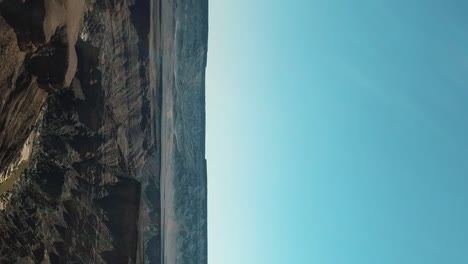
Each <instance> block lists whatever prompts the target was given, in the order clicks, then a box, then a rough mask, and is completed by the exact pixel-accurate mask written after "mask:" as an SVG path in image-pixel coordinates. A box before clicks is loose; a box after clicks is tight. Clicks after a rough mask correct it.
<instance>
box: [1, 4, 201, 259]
mask: <svg viewBox="0 0 468 264" xmlns="http://www.w3.org/2000/svg"><path fill="white" fill-rule="evenodd" d="M0 14H1V15H0V59H1V61H2V63H0V96H1V97H0V98H1V100H0V263H206V247H207V241H206V161H205V158H204V136H205V132H204V131H205V130H204V126H205V118H204V111H205V110H204V107H205V106H204V104H205V103H204V74H205V66H206V52H207V3H206V1H186V0H184V1H182V0H180V1H177V0H175V1H169V0H161V1H150V0H105V1H84V0H83V1H81V0H26V1H17V0H3V1H1V2H0Z"/></svg>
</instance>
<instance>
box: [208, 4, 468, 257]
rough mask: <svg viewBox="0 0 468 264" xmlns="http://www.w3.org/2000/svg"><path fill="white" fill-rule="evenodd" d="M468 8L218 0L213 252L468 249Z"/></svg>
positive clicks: (211, 89)
mask: <svg viewBox="0 0 468 264" xmlns="http://www.w3.org/2000/svg"><path fill="white" fill-rule="evenodd" d="M467 12H468V2H466V1H455V0H451V1H450V0H449V1H447V0H444V1H431V0H426V1H422V0H414V1H408V0H406V1H403V0H393V1H377V0H356V1H345V0H291V1H279V0H268V1H267V0H255V1H252V0H236V1H226V0H210V36H209V38H210V39H209V52H208V71H207V122H208V124H207V159H208V174H209V175H208V181H209V183H208V188H209V202H208V210H209V219H208V220H209V263H210V264H239V263H242V264H263V263H265V264H283V263H285V264H290V263H301V264H302V263H305V264H309V263H312V264H376V263H379V264H419V263H421V264H440V263H448V264H463V263H468V253H467V252H468V155H467V154H468V153H467V152H468V16H466V14H467Z"/></svg>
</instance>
